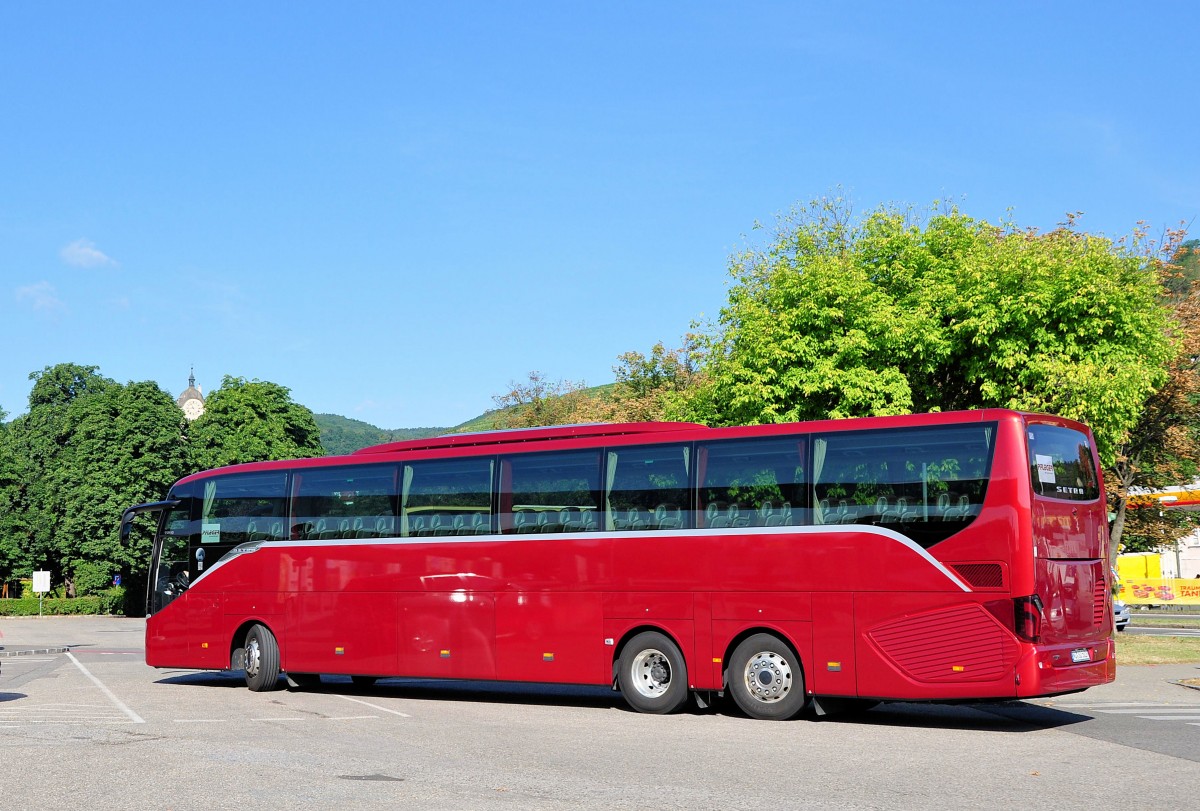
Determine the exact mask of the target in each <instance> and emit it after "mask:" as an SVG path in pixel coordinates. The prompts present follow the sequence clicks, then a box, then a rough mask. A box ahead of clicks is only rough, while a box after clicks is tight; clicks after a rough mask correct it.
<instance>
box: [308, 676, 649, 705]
mask: <svg viewBox="0 0 1200 811" xmlns="http://www.w3.org/2000/svg"><path fill="white" fill-rule="evenodd" d="M308 691H311V692H323V693H347V694H353V695H357V696H364V697H366V696H376V697H378V698H406V699H416V700H426V701H463V702H479V703H486V704H528V705H531V706H535V705H545V706H554V707H559V706H562V707H598V708H611V707H614V706H616V707H620V708H624V707H625V702H624V700H622V698H621V695H620V693H617V692H614V691H613V690H612V689H611V688H609V687H603V686H599V687H598V686H589V685H570V684H542V683H537V682H534V683H523V682H489V681H474V680H464V681H454V680H446V681H441V680H430V679H402V678H389V679H380V680H379V681H377V682H376V683H375V684H373V685H370V686H366V685H356V684H353V683H351V682H350V680H349V678H348V677H339V676H325V677H324V678H323V679H322V682H321V686H320V687H312V688H305V689H304V690H300V691H298V692H308Z"/></svg>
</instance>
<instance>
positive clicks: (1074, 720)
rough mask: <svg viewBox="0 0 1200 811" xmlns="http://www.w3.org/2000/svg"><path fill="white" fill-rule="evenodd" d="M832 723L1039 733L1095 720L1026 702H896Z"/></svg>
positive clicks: (843, 717)
mask: <svg viewBox="0 0 1200 811" xmlns="http://www.w3.org/2000/svg"><path fill="white" fill-rule="evenodd" d="M829 720H831V721H837V722H842V723H853V724H863V725H869V726H894V727H914V728H922V729H962V730H972V731H979V732H1038V731H1041V730H1045V729H1055V728H1057V727H1064V726H1070V725H1072V724H1080V723H1083V722H1085V721H1091V720H1092V717H1091V716H1089V715H1080V714H1078V713H1072V712H1065V711H1063V710H1058V709H1054V708H1052V707H1043V706H1040V705H1037V704H1027V703H1025V702H1023V701H1012V702H1003V703H995V704H992V703H986V704H919V703H912V702H893V703H885V704H880V705H879V706H878V707H876V708H874V709H872V710H868V711H865V712H859V713H853V714H847V715H835V716H830V718H829Z"/></svg>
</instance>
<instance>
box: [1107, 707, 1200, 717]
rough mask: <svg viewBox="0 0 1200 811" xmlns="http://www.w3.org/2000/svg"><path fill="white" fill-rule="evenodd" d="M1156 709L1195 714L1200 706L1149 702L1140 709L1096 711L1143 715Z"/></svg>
mask: <svg viewBox="0 0 1200 811" xmlns="http://www.w3.org/2000/svg"><path fill="white" fill-rule="evenodd" d="M1155 710H1159V711H1160V712H1164V713H1166V712H1173V713H1177V714H1179V713H1183V714H1189V715H1195V714H1196V713H1198V712H1200V707H1172V706H1171V705H1170V704H1147V705H1145V706H1143V707H1142V708H1141V709H1138V710H1102V709H1099V708H1097V709H1096V712H1102V713H1104V714H1105V715H1142V714H1143V713H1147V712H1154V711H1155Z"/></svg>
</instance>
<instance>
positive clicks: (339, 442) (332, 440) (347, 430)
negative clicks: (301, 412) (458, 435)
mask: <svg viewBox="0 0 1200 811" xmlns="http://www.w3.org/2000/svg"><path fill="white" fill-rule="evenodd" d="M313 416H314V417H316V419H317V427H318V428H320V429H321V446H322V447H323V448H325V452H326V453H328V454H330V455H331V456H335V455H340V454H345V453H353V452H354V451H356V450H358V449H359V448H365V447H367V446H368V445H378V444H379V443H381V442H399V441H401V440H404V439H424V438H425V437H429V436H437V435H439V434H444V433H447V432H449V431H451V430H453V429H451V428H397V429H395V430H393V431H386V430H384V429H382V428H376V427H375V426H374V425H371V424H370V423H368V422H363V421H362V420H352V419H350V418H349V417H341V416H338V415H337V414H314V415H313Z"/></svg>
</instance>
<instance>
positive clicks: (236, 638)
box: [226, 617, 283, 670]
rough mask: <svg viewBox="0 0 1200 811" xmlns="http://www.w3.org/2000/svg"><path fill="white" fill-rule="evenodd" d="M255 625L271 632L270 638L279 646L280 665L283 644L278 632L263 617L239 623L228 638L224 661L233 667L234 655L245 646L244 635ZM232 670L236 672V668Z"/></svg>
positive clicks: (248, 618) (247, 619)
mask: <svg viewBox="0 0 1200 811" xmlns="http://www.w3.org/2000/svg"><path fill="white" fill-rule="evenodd" d="M255 625H261V626H263V627H264V628H266V629H267V630H268V631H270V632H271V635H272V636H274V637H275V642H276V644H277V645H279V659H280V662H281V663H282V661H283V642H282V640H280V638H279V632H278V631H277V630H276V629H275V627H274V626H273V625H272V624H271V621H270V620H268V619H266V618H265V617H246V618H245V619H243V620H242V621H241V623H240V624H239V625H238V626H237V628H236V629H234V632H233V635H232V636H231V637H230V638H229V651H228V655H227V656H226V661H228V662H229V663H230V665H231V666H232V665H233V661H234V660H233V657H234V654H235V653H236V652H237V651H238V649H239V648H244V647H245V646H246V635H247V634H248V633H250V629H251V628H252V627H254V626H255ZM232 669H234V670H237V669H238V668H236V667H234V668H232Z"/></svg>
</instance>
